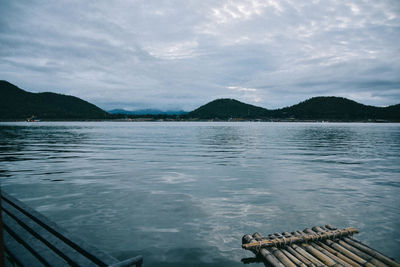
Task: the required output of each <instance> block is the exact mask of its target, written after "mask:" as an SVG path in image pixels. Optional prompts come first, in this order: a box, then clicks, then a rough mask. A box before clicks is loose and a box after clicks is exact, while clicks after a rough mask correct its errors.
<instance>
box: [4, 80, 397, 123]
mask: <svg viewBox="0 0 400 267" xmlns="http://www.w3.org/2000/svg"><path fill="white" fill-rule="evenodd" d="M120 111H121V110H120ZM120 111H119V112H115V111H113V113H114V112H115V113H118V114H109V113H107V112H105V111H104V110H102V109H100V108H99V107H97V106H95V105H93V104H91V103H89V102H86V101H84V100H82V99H79V98H77V97H74V96H67V95H61V94H55V93H31V92H26V91H24V90H22V89H20V88H18V87H17V86H15V85H13V84H11V83H9V82H7V81H0V120H25V119H27V118H30V117H31V116H32V115H34V116H35V117H37V118H39V119H45V120H87V119H125V118H132V119H140V118H146V120H151V119H154V120H165V119H166V120H181V119H191V120H209V119H219V120H229V119H244V120H253V119H260V120H329V121H369V120H372V121H397V122H400V104H397V105H393V106H389V107H374V106H367V105H363V104H360V103H357V102H355V101H352V100H349V99H346V98H342V97H333V96H330V97H321V96H320V97H313V98H311V99H308V100H306V101H303V102H301V103H299V104H296V105H293V106H290V107H285V108H281V109H275V110H268V109H265V108H262V107H257V106H253V105H249V104H246V103H243V102H240V101H237V100H235V99H217V100H214V101H211V102H209V103H207V104H205V105H203V106H201V107H199V108H197V109H195V110H193V111H192V112H190V113H188V114H160V113H158V114H151V113H150V112H159V111H158V110H144V111H143V113H141V114H140V113H137V114H126V113H125V114H124V113H122V112H120ZM140 112H142V111H140ZM145 113H150V114H147V115H143V114H145Z"/></svg>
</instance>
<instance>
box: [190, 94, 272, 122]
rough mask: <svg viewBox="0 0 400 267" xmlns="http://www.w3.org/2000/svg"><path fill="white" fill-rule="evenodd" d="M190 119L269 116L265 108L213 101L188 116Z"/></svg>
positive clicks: (218, 100)
mask: <svg viewBox="0 0 400 267" xmlns="http://www.w3.org/2000/svg"><path fill="white" fill-rule="evenodd" d="M187 116H188V117H189V118H196V119H221V120H226V119H230V118H243V119H252V118H264V117H267V116H268V110H267V109H265V108H261V107H257V106H253V105H249V104H246V103H243V102H240V101H237V100H235V99H227V98H224V99H217V100H214V101H211V102H209V103H207V104H205V105H203V106H201V107H199V108H197V109H195V110H193V111H192V112H190V113H189V114H188V115H187Z"/></svg>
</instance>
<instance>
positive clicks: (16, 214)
mask: <svg viewBox="0 0 400 267" xmlns="http://www.w3.org/2000/svg"><path fill="white" fill-rule="evenodd" d="M3 211H4V215H7V216H9V217H11V218H12V219H13V220H14V224H12V221H10V220H9V222H10V224H12V225H10V227H12V229H18V227H23V228H24V229H25V231H26V232H27V234H26V235H25V237H24V239H28V238H30V237H32V238H34V239H37V240H38V241H40V242H41V243H38V244H37V246H38V248H40V246H41V247H43V250H44V249H45V248H44V247H47V248H48V249H49V250H51V251H53V252H54V253H55V254H56V255H57V256H58V257H59V258H62V259H63V260H64V261H66V262H67V263H68V264H69V265H71V266H97V265H96V264H95V263H93V262H92V261H91V260H90V259H88V258H87V257H85V256H83V255H82V254H81V253H79V252H78V251H76V250H75V249H74V248H72V247H70V246H68V244H66V243H65V242H63V240H60V239H59V238H57V237H56V236H54V235H53V234H52V233H50V232H49V231H47V230H46V229H45V228H43V227H42V226H41V225H39V224H37V223H36V222H34V221H33V220H31V219H30V218H28V217H27V216H25V214H23V213H21V212H20V211H19V210H17V209H15V207H14V206H11V205H10V204H9V203H7V202H4V203H3ZM48 259H49V260H50V259H52V260H53V259H54V257H50V255H49V258H48ZM54 260H55V259H54Z"/></svg>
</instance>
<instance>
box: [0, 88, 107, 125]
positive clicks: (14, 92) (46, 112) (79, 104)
mask: <svg viewBox="0 0 400 267" xmlns="http://www.w3.org/2000/svg"><path fill="white" fill-rule="evenodd" d="M32 115H34V116H35V117H37V118H39V119H55V120H58V119H104V118H105V116H107V112H105V111H104V110H102V109H100V108H99V107H97V106H95V105H93V104H91V103H89V102H86V101H84V100H82V99H80V98H77V97H74V96H68V95H61V94H56V93H31V92H27V91H24V90H22V89H20V88H18V87H17V86H15V85H13V84H11V83H9V82H7V81H0V119H1V120H12V119H15V120H21V119H27V118H29V117H31V116H32Z"/></svg>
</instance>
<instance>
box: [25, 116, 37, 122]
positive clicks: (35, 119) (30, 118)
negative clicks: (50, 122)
mask: <svg viewBox="0 0 400 267" xmlns="http://www.w3.org/2000/svg"><path fill="white" fill-rule="evenodd" d="M26 121H27V122H37V121H40V120H38V119H37V118H36V117H35V115H32V116H31V117H29V118H27V119H26Z"/></svg>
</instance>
